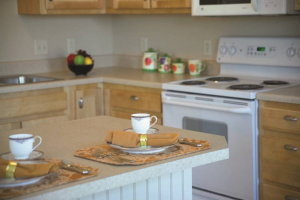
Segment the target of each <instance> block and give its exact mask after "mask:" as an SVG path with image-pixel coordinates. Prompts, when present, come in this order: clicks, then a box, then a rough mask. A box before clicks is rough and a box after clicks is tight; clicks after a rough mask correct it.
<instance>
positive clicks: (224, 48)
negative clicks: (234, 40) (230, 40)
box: [220, 45, 227, 55]
mask: <svg viewBox="0 0 300 200" xmlns="http://www.w3.org/2000/svg"><path fill="white" fill-rule="evenodd" d="M220 53H221V54H222V55H225V54H226V53H227V47H226V46H225V45H223V46H221V47H220Z"/></svg>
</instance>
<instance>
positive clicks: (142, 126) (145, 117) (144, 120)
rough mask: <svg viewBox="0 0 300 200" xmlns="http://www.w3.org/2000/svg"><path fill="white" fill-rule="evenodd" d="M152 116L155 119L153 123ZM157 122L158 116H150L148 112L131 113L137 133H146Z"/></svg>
mask: <svg viewBox="0 0 300 200" xmlns="http://www.w3.org/2000/svg"><path fill="white" fill-rule="evenodd" d="M152 118H154V119H155V122H154V123H153V124H150V123H151V120H152ZM156 122H157V117H156V116H150V114H146V113H137V114H132V115H131V125H132V128H133V130H134V132H136V133H141V134H146V133H147V131H148V130H149V128H150V127H152V126H153V125H154V124H156Z"/></svg>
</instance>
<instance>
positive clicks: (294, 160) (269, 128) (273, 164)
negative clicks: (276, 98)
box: [259, 101, 300, 200]
mask: <svg viewBox="0 0 300 200" xmlns="http://www.w3.org/2000/svg"><path fill="white" fill-rule="evenodd" d="M259 112H260V114H259V116H260V197H261V200H268V199H275V200H276V199H299V197H300V196H299V195H300V151H299V150H300V149H299V148H300V121H299V120H300V105H297V104H286V103H277V102H269V101H261V102H260V109H259Z"/></svg>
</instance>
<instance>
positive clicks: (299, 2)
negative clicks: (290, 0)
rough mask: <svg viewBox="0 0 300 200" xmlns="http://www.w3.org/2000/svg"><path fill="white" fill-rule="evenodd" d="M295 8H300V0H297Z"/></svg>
mask: <svg viewBox="0 0 300 200" xmlns="http://www.w3.org/2000/svg"><path fill="white" fill-rule="evenodd" d="M295 10H300V0H295Z"/></svg>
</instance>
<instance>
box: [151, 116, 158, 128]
mask: <svg viewBox="0 0 300 200" xmlns="http://www.w3.org/2000/svg"><path fill="white" fill-rule="evenodd" d="M152 118H155V122H154V123H153V124H151V125H150V127H152V126H153V125H154V124H156V122H157V117H156V116H152V117H151V118H150V121H151V120H152ZM150 127H149V128H150Z"/></svg>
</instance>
